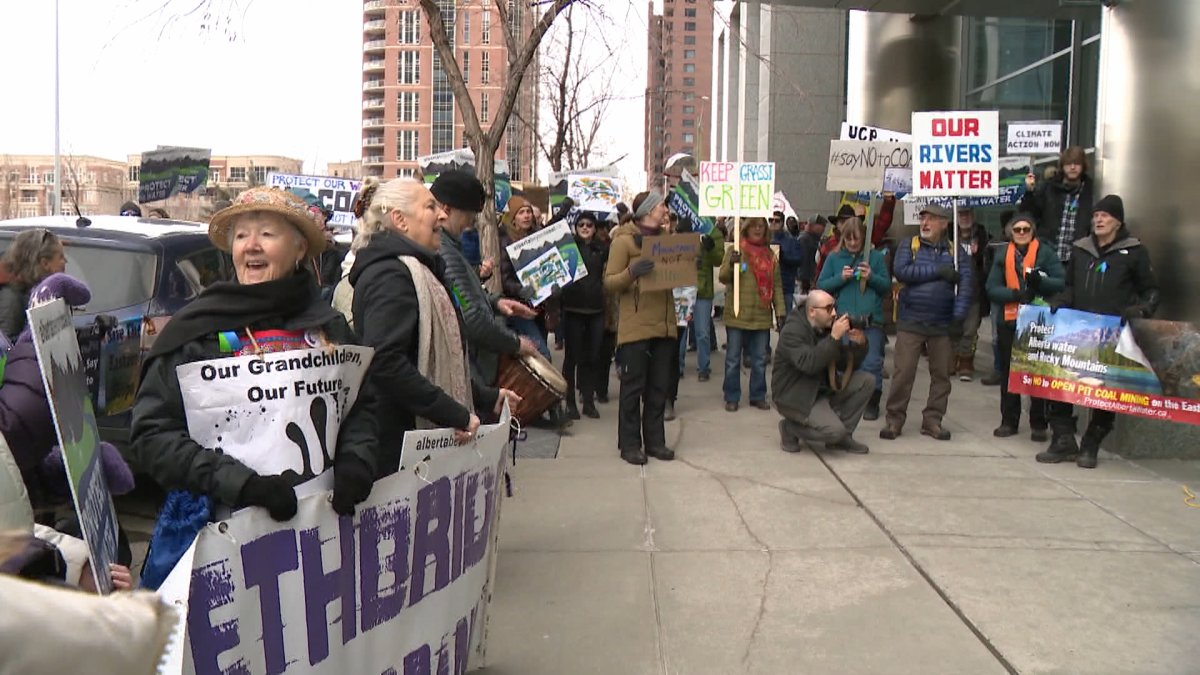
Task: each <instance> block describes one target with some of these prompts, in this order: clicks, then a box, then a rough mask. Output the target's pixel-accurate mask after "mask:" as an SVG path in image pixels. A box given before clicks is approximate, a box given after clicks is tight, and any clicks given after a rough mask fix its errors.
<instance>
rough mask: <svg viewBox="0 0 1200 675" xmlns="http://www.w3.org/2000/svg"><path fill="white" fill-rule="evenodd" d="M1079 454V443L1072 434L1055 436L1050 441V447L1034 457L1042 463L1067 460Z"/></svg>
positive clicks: (1056, 462) (1055, 462)
mask: <svg viewBox="0 0 1200 675" xmlns="http://www.w3.org/2000/svg"><path fill="white" fill-rule="evenodd" d="M1078 456H1079V445H1078V444H1077V443H1076V442H1075V435H1074V434H1070V435H1067V434H1063V435H1062V436H1055V437H1054V440H1052V441H1050V447H1048V448H1046V449H1045V450H1043V451H1042V452H1039V453H1038V454H1037V456H1036V457H1035V459H1036V460H1037V461H1039V462H1041V463H1042V464H1058V463H1059V462H1069V461H1071V460H1073V459H1075V458H1076V457H1078Z"/></svg>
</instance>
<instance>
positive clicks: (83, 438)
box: [27, 299, 117, 593]
mask: <svg viewBox="0 0 1200 675" xmlns="http://www.w3.org/2000/svg"><path fill="white" fill-rule="evenodd" d="M27 314H28V316H29V326H30V329H31V331H32V333H33V346H34V350H35V351H36V352H37V360H38V366H39V367H40V368H41V371H42V383H43V384H44V385H45V387H46V394H47V396H46V398H47V399H48V401H49V403H50V412H51V413H52V415H53V416H54V431H55V433H56V434H57V437H58V445H59V447H60V448H62V454H63V461H64V463H65V464H66V466H67V482H68V483H70V484H71V497H72V498H73V499H74V501H75V511H76V513H77V514H78V515H79V528H80V530H82V531H83V541H84V543H86V544H87V548H88V559H89V560H90V561H91V564H92V574H93V576H94V578H95V580H96V588H97V589H98V590H99V591H100V592H101V593H108V592H110V591H111V590H112V577H111V575H110V574H109V572H108V566H109V563H114V562H116V561H117V512H116V509H114V508H113V501H112V494H111V493H110V492H109V491H108V483H107V481H106V480H105V477H104V471H103V470H102V469H101V467H100V432H99V431H98V430H97V429H96V412H95V409H94V408H92V395H91V392H90V391H88V388H87V382H86V379H85V375H84V363H83V358H82V357H81V356H80V354H79V343H78V342H77V341H76V339H75V327H74V326H72V325H71V310H70V309H68V308H67V305H66V303H65V302H63V301H62V299H58V300H54V301H52V302H49V303H46V304H44V305H40V306H38V307H33V308H31V309H29V310H28V312H27Z"/></svg>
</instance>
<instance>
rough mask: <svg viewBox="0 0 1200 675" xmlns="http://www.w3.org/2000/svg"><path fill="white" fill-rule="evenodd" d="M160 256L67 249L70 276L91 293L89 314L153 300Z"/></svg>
mask: <svg viewBox="0 0 1200 675" xmlns="http://www.w3.org/2000/svg"><path fill="white" fill-rule="evenodd" d="M157 271H158V256H157V255H155V254H154V253H148V252H142V251H122V250H120V249H112V248H94V247H91V246H82V245H80V244H76V243H71V244H68V245H67V274H70V275H71V276H73V277H75V278H77V279H81V280H83V282H84V283H85V284H87V286H88V288H89V289H91V291H92V301H91V302H89V303H88V304H87V312H88V313H89V314H99V313H102V312H111V311H112V310H114V309H120V308H122V307H129V306H130V305H137V304H141V303H144V302H147V301H149V300H150V298H151V297H153V296H154V279H155V275H156V273H157Z"/></svg>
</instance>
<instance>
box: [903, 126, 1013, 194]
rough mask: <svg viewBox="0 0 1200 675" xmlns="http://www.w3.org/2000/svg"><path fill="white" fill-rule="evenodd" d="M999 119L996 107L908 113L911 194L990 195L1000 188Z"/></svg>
mask: <svg viewBox="0 0 1200 675" xmlns="http://www.w3.org/2000/svg"><path fill="white" fill-rule="evenodd" d="M999 120H1000V118H999V113H997V112H996V111H995V110H972V111H965V112H915V113H913V114H912V130H913V162H912V168H913V194H914V195H915V196H917V197H995V196H996V195H997V194H998V192H999V189H1000V166H999V160H1000V148H999V144H1000V130H999V124H1000V121H999Z"/></svg>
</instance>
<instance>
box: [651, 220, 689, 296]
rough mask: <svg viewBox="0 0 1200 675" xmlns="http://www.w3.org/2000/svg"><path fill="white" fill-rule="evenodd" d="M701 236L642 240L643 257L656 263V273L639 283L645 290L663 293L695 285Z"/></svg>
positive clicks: (685, 235)
mask: <svg viewBox="0 0 1200 675" xmlns="http://www.w3.org/2000/svg"><path fill="white" fill-rule="evenodd" d="M700 239H701V235H699V234H696V233H694V232H693V233H690V234H667V235H662V236H658V237H645V238H644V239H642V255H643V256H644V257H647V258H649V259H650V260H653V261H654V270H653V271H652V272H650V274H648V275H646V277H645V278H643V279H641V280H640V281H638V284H639V286H638V287H639V288H640V289H641V290H642V291H660V290H663V289H668V288H676V287H678V286H694V285H695V284H696V257H697V256H699V255H700Z"/></svg>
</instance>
